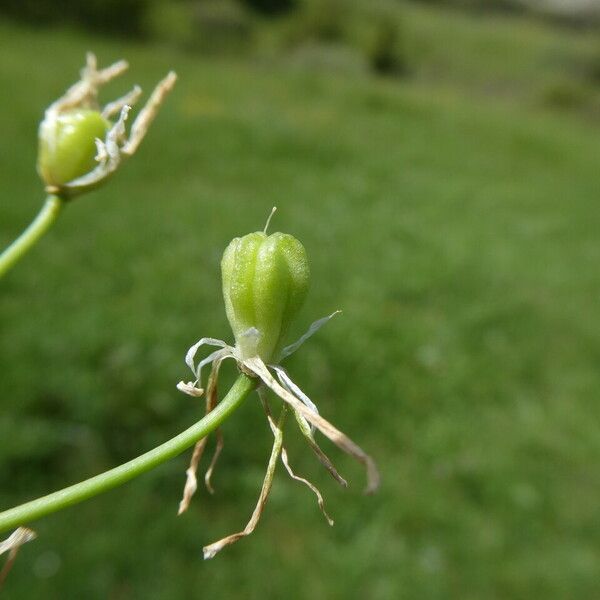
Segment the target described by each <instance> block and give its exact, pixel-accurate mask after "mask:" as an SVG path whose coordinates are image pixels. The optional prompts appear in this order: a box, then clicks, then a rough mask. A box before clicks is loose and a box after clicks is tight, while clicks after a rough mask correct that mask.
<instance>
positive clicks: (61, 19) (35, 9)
mask: <svg viewBox="0 0 600 600" xmlns="http://www.w3.org/2000/svg"><path fill="white" fill-rule="evenodd" d="M151 1H152V0H52V1H42V2H40V1H39V0H3V1H2V2H1V3H0V13H4V14H6V15H8V16H10V17H13V18H16V19H19V20H23V21H28V22H31V23H34V24H36V25H43V26H48V25H50V24H59V25H65V24H76V25H81V26H83V27H85V28H86V29H89V30H91V31H94V32H96V33H97V32H106V33H114V34H119V35H127V36H131V35H133V36H140V35H142V33H143V21H144V16H145V11H146V10H147V7H148V6H149V4H150V3H151Z"/></svg>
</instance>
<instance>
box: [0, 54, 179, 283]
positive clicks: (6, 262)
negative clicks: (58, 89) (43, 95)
mask: <svg viewBox="0 0 600 600" xmlns="http://www.w3.org/2000/svg"><path fill="white" fill-rule="evenodd" d="M127 68H128V64H127V62H125V61H124V60H121V61H119V62H116V63H114V64H113V65H111V66H109V67H107V68H105V69H100V70H99V69H98V67H97V62H96V57H95V56H94V55H93V54H92V53H88V55H87V62H86V66H85V67H84V68H83V69H82V71H81V78H80V80H79V81H78V82H76V83H75V84H74V85H72V86H71V87H70V88H69V89H68V90H67V91H66V92H65V94H64V95H63V96H61V97H60V98H59V99H58V100H56V101H55V102H53V103H52V104H51V105H50V106H49V107H48V108H47V109H46V113H45V115H44V119H43V120H42V122H41V124H40V127H39V136H38V137H39V142H38V144H39V151H38V163H37V170H38V173H39V175H40V177H41V179H42V181H43V183H44V186H45V191H46V193H47V198H46V201H45V203H44V205H43V207H42V209H41V211H40V212H39V214H38V215H37V217H36V218H35V219H34V220H33V222H32V223H31V225H29V227H28V228H27V229H25V231H24V232H23V233H22V234H21V235H20V236H19V237H18V238H17V239H16V240H15V241H14V242H13V243H12V244H11V245H10V246H9V247H8V248H6V250H4V252H3V253H2V254H0V277H2V276H3V275H4V274H5V273H6V272H7V271H8V270H9V269H10V268H11V267H12V266H13V265H14V264H15V263H16V262H17V261H18V260H19V259H20V258H21V257H22V256H24V254H25V253H26V252H27V251H28V250H29V249H30V248H31V247H32V246H33V245H34V244H35V243H36V242H37V241H38V240H39V239H40V238H41V237H42V235H43V234H44V233H45V232H46V231H47V230H48V229H49V228H50V226H51V225H52V224H53V223H54V221H55V220H56V218H57V216H58V214H59V213H60V211H61V209H62V208H63V206H64V205H65V204H66V202H67V201H69V200H71V199H72V198H74V197H76V196H79V195H81V194H84V193H86V192H89V191H91V190H93V189H95V188H96V187H98V186H100V185H102V184H103V183H104V182H105V181H106V180H107V179H108V178H109V177H110V176H111V175H112V174H113V173H115V172H116V171H117V169H118V168H119V167H120V166H121V164H122V163H123V161H124V160H125V159H126V158H127V157H129V156H132V155H133V154H134V153H135V152H136V150H137V149H138V147H139V145H140V144H141V143H142V140H143V139H144V137H145V135H146V133H147V131H148V128H149V127H150V124H151V123H152V121H153V120H154V118H155V117H156V114H157V112H158V109H159V108H160V105H161V104H162V103H163V101H164V99H165V97H166V95H167V94H168V93H169V92H170V91H171V89H172V88H173V86H174V85H175V81H176V79H177V76H176V75H175V73H173V72H170V73H169V74H168V75H167V76H166V77H165V78H164V79H163V80H162V81H160V82H159V83H158V85H157V86H156V88H155V89H154V91H153V92H152V94H151V96H150V98H149V99H148V102H147V103H146V105H145V106H144V108H143V109H142V110H141V111H140V113H139V115H138V116H137V118H136V119H135V121H134V122H133V125H132V126H131V131H130V133H129V134H127V130H126V128H125V123H126V121H127V117H128V115H129V111H130V110H131V107H132V106H133V105H134V104H135V103H136V102H137V101H138V99H139V98H140V96H141V94H142V90H141V88H140V87H139V86H135V87H134V88H133V89H132V90H131V91H130V92H129V93H127V94H125V95H124V96H123V97H121V98H118V99H117V100H114V101H113V102H109V103H108V104H106V105H105V106H104V107H102V106H100V104H99V101H98V93H99V91H100V88H101V87H102V86H103V85H105V84H106V83H108V82H109V81H111V80H113V79H115V77H118V76H119V75H121V74H122V73H123V72H124V71H126V70H127Z"/></svg>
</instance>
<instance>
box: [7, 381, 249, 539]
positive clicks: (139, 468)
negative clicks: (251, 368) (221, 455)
mask: <svg viewBox="0 0 600 600" xmlns="http://www.w3.org/2000/svg"><path fill="white" fill-rule="evenodd" d="M257 384H258V380H256V379H252V378H250V377H247V376H246V375H243V374H242V375H240V376H239V377H238V378H237V380H236V381H235V383H234V384H233V386H232V387H231V389H230V390H229V392H228V393H227V395H226V396H225V397H224V398H223V400H221V402H220V403H219V404H218V405H217V406H216V407H215V408H214V409H213V410H212V411H211V412H210V413H208V414H207V415H206V416H205V417H204V418H203V419H201V420H200V421H198V423H196V424H195V425H192V426H191V427H190V428H189V429H186V430H185V431H183V432H182V433H180V434H179V435H177V436H175V437H174V438H172V439H170V440H169V441H167V442H165V443H164V444H162V445H160V446H158V447H156V448H154V449H153V450H150V451H149V452H146V453H145V454H142V455H141V456H138V457H137V458H134V459H133V460H130V461H129V462H126V463H124V464H122V465H120V466H118V467H115V468H114V469H111V470H110V471H106V472H105V473H102V474H100V475H96V476H95V477H92V478H90V479H87V480H85V481H82V482H80V483H76V484H75V485H72V486H70V487H67V488H64V489H62V490H59V491H57V492H54V493H52V494H48V495H47V496H43V497H42V498H38V499H37V500H32V501H31V502H27V503H26V504H21V505H20V506H16V507H15V508H11V509H9V510H6V511H4V512H2V513H0V533H2V532H4V531H7V530H9V529H13V528H14V527H20V526H23V525H25V524H28V523H31V522H32V521H35V520H36V519H39V518H41V517H44V516H47V515H50V514H52V513H55V512H57V511H59V510H61V509H63V508H67V507H69V506H73V505H74V504H78V503H79V502H83V501H84V500H87V499H88V498H93V497H94V496H97V495H99V494H102V493H104V492H107V491H108V490H111V489H112V488H114V487H117V486H119V485H123V484H124V483H127V482H128V481H130V480H131V479H134V478H135V477H138V476H139V475H142V474H143V473H146V472H147V471H150V470H151V469H154V468H155V467H157V466H159V465H161V464H162V463H164V462H166V461H167V460H169V459H171V458H174V457H175V456H178V455H179V454H181V453H182V452H183V451H184V450H187V449H188V448H190V447H191V446H193V445H194V444H195V443H196V442H197V441H198V440H200V439H202V438H204V437H206V436H207V435H208V434H209V433H210V432H212V431H214V430H215V429H216V428H217V427H218V426H219V425H220V424H221V423H222V422H223V421H225V419H227V418H228V417H229V416H230V415H231V413H233V411H235V410H236V409H237V408H238V407H239V406H240V405H241V404H242V402H243V401H244V399H245V398H246V397H247V396H248V394H249V393H250V392H251V391H253V390H254V389H255V388H256V386H257Z"/></svg>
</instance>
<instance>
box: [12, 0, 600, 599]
mask: <svg viewBox="0 0 600 600" xmlns="http://www.w3.org/2000/svg"><path fill="white" fill-rule="evenodd" d="M54 4H56V3H54ZM63 4H64V5H65V6H64V7H63V8H64V11H65V12H64V13H63V17H64V16H65V15H67V14H68V13H69V10H72V6H71V4H72V3H69V2H63ZM129 4H131V6H129V5H128V3H123V4H122V5H121V7H120V8H119V7H117V8H114V6H113V8H112V9H111V10H112V11H113V12H112V13H111V14H113V17H114V15H115V14H118V19H116V18H113V19H112V20H111V19H110V18H108V17H107V22H106V23H105V21H103V20H102V17H101V15H100V16H99V15H94V14H93V11H92V9H93V7H94V6H96V8H97V10H100V8H98V7H101V6H103V5H102V3H86V6H88V7H92V8H89V10H90V11H92V13H91V16H90V15H84V16H85V19H82V20H83V21H84V27H83V28H82V27H81V23H76V22H75V21H76V20H72V21H71V22H69V23H68V24H66V25H65V24H64V23H65V21H64V19H63V21H62V22H61V23H59V22H58V20H57V19H54V21H52V19H51V18H50V16H49V15H48V14H44V13H43V10H42V8H41V7H44V6H45V4H43V3H29V4H28V3H23V4H22V5H20V6H21V7H22V8H23V9H24V10H25V7H29V8H28V10H29V11H30V13H29V14H28V15H27V17H28V18H29V19H30V21H31V22H29V23H25V22H24V21H23V20H19V19H17V18H16V17H15V16H14V15H15V11H17V8H15V7H18V6H19V5H17V3H14V5H13V3H10V2H7V3H6V6H7V7H8V8H6V9H5V10H8V12H9V13H10V12H11V10H12V13H11V14H12V16H10V17H8V16H6V14H5V15H4V16H2V17H0V18H1V19H2V21H1V22H0V243H1V245H2V246H4V245H6V244H7V243H9V241H10V240H11V239H12V238H13V237H15V236H16V235H17V234H18V233H19V232H20V230H21V229H22V228H23V227H24V226H25V225H26V224H27V223H28V222H29V220H30V219H31V218H32V217H33V215H34V214H35V213H36V211H37V210H38V208H39V207H40V204H41V201H42V198H43V195H42V186H41V184H40V182H39V181H38V179H37V177H36V174H35V160H36V128H37V123H38V122H39V120H40V118H41V116H42V113H43V109H44V108H45V107H46V106H47V105H48V104H49V103H50V102H51V101H52V100H53V99H55V98H56V97H57V96H59V95H60V94H61V93H62V91H63V90H64V89H65V88H66V87H67V86H68V85H69V84H70V83H71V82H72V81H73V80H74V79H75V77H76V74H77V70H78V69H79V68H80V66H81V64H82V61H83V57H84V53H85V51H86V50H88V49H93V50H94V51H95V52H96V53H97V54H98V56H99V58H100V60H101V62H102V64H107V63H108V62H110V61H113V60H116V59H118V58H121V57H126V58H128V60H129V61H130V63H131V73H130V74H128V75H127V76H126V77H125V78H124V80H123V81H120V82H118V83H115V84H112V85H111V87H110V89H109V90H108V91H107V93H106V95H105V98H107V99H110V98H111V97H112V96H114V95H116V94H117V93H118V92H121V91H125V90H126V89H127V88H128V86H130V85H131V84H133V83H135V82H139V83H140V84H142V85H143V87H144V89H145V90H146V91H149V90H150V89H151V87H152V85H153V84H154V83H155V82H156V81H157V80H158V79H159V78H160V77H161V76H162V75H163V74H164V73H165V72H166V71H167V70H168V69H169V68H171V67H173V68H175V69H176V70H177V72H178V73H179V76H180V81H179V83H178V85H177V88H176V90H175V91H174V93H173V95H172V96H171V97H170V98H169V100H168V102H167V104H166V105H165V107H164V109H163V111H162V112H161V114H160V115H159V118H158V119H157V121H156V123H155V125H154V126H153V128H152V130H151V131H150V134H149V136H148V138H147V140H146V141H145V142H144V145H143V147H142V148H141V150H140V152H139V154H138V155H137V156H136V157H134V159H132V160H131V161H130V163H129V164H127V165H126V167H125V168H124V169H123V170H122V172H121V173H119V175H118V176H117V177H116V178H115V179H114V180H113V181H111V182H110V184H109V185H107V186H106V187H104V188H102V189H101V190H99V191H97V192H95V193H94V194H92V195H90V196H87V197H84V198H81V199H78V200H76V201H74V202H73V204H72V205H71V206H68V208H67V210H65V212H64V214H63V215H62V216H61V218H60V219H59V221H58V223H57V225H56V226H55V227H54V228H53V230H52V231H51V232H50V234H49V235H48V236H47V237H46V238H44V239H43V240H42V241H41V243H40V244H39V245H38V246H37V247H36V248H35V249H34V250H33V251H32V252H31V254H30V255H28V256H27V257H26V258H25V259H24V260H23V261H22V263H21V264H19V265H18V266H17V267H16V268H15V270H14V271H13V272H11V273H10V274H9V275H8V276H7V277H6V278H5V279H4V280H2V282H0V507H2V508H8V507H9V506H12V505H14V504H16V503H19V502H22V501H25V500H28V499H31V498H33V497H36V496H39V495H41V494H44V493H47V492H48V491H51V490H53V489H56V488H59V487H62V486H64V485H66V484H68V483H72V482H76V481H79V480H80V479H82V478H85V477H87V476H89V475H91V474H94V473H97V472H100V471H103V470H105V469H107V468H109V467H111V466H113V465H116V464H118V463H120V462H123V461H125V460H127V459H129V458H131V457H133V456H135V455H137V454H139V453H141V452H142V451H145V450H146V449H149V448H151V447H153V446H154V445H157V444H158V443H160V442H162V441H164V440H166V439H167V438H169V437H170V436H172V435H174V434H175V433H176V432H178V431H180V430H182V429H184V428H185V427H187V426H189V425H190V424H191V423H193V422H194V421H195V420H196V419H197V418H198V416H199V415H200V413H201V411H202V407H201V406H200V404H199V403H197V402H195V401H193V400H192V399H190V398H189V397H186V396H183V395H182V394H180V393H179V392H177V391H176V389H175V384H176V382H178V381H179V380H180V379H182V378H187V377H188V373H187V372H186V367H185V365H184V363H183V357H184V354H185V351H186V350H187V348H188V347H189V346H190V345H191V344H192V343H193V342H194V341H196V340H197V339H198V338H200V337H201V336H204V335H210V336H216V337H224V338H225V339H230V337H231V335H230V333H229V330H228V326H227V323H226V320H225V315H224V310H223V306H222V299H221V292H220V273H219V261H220V256H221V253H222V251H223V249H224V247H225V246H226V244H227V243H228V242H229V241H230V239H231V238H232V237H234V236H236V235H240V234H244V233H247V232H250V231H254V230H257V229H262V227H263V225H264V222H265V219H266V217H267V215H268V213H269V211H270V209H271V207H272V206H273V205H277V206H278V207H279V212H278V213H277V215H276V216H275V218H274V221H273V224H272V228H273V230H282V231H286V232H290V233H292V234H294V235H295V236H297V237H298V238H299V239H300V240H302V241H303V242H304V244H305V246H306V248H307V251H308V253H309V256H310V259H311V265H312V289H311V293H310V296H309V300H308V302H307V304H306V306H305V308H304V309H303V312H302V315H301V317H300V318H299V319H298V323H297V324H296V328H295V332H294V333H295V334H300V333H301V332H302V331H303V330H304V329H305V328H306V327H307V325H308V324H309V323H310V322H312V321H313V320H315V319H316V318H318V317H321V316H323V315H324V314H327V313H329V312H331V311H332V310H334V309H337V308H341V309H343V311H344V313H343V315H342V316H340V317H338V318H336V319H335V320H334V321H332V322H331V323H330V324H329V325H328V326H327V327H326V328H325V329H323V330H322V331H321V332H320V333H319V334H318V335H317V336H315V337H314V338H313V339H312V340H311V341H310V342H309V343H307V344H306V345H305V346H304V347H303V348H302V350H301V351H299V352H298V354H297V355H296V356H294V357H293V358H292V359H291V360H290V362H289V369H290V371H291V373H292V375H293V376H294V378H295V379H296V380H297V381H298V382H300V383H301V384H302V386H303V388H304V390H305V391H306V392H307V393H308V394H309V395H310V396H311V397H312V398H313V400H315V401H316V402H317V403H318V405H319V406H320V409H321V411H322V413H323V414H324V415H325V416H327V417H328V418H330V419H331V420H332V421H333V422H334V423H336V424H337V425H338V426H339V427H340V428H341V429H343V430H344V431H346V432H348V433H349V434H350V435H351V436H352V437H353V438H354V439H355V440H356V441H358V442H359V443H360V444H361V445H362V446H363V447H364V448H365V449H367V450H368V451H369V452H370V453H371V454H372V455H373V456H374V457H375V458H376V459H377V460H378V462H379V465H380V468H381V471H382V476H383V485H382V488H381V491H380V493H379V494H378V495H376V496H374V497H364V496H363V495H361V493H360V491H361V488H362V486H363V482H364V476H363V473H362V471H361V469H360V468H359V467H357V466H356V465H355V464H354V463H353V462H352V461H351V460H350V459H347V458H346V457H344V456H341V455H340V454H339V453H338V452H337V451H336V450H335V449H333V448H330V447H329V446H327V448H328V450H330V452H331V455H332V456H333V457H334V458H335V462H337V463H338V465H339V467H340V470H342V471H343V473H344V474H345V475H347V477H348V478H349V480H350V482H351V486H350V488H349V489H348V490H346V491H342V490H339V489H337V488H336V486H335V483H334V482H333V481H332V480H331V479H330V478H329V477H328V476H327V475H326V474H325V473H323V472H322V469H321V468H320V465H319V464H318V463H317V462H316V461H315V460H314V457H313V456H312V455H311V454H310V452H309V450H308V449H307V448H306V447H305V445H304V444H303V443H302V441H301V440H300V439H299V438H298V436H296V435H294V434H292V432H293V429H294V428H293V427H289V433H290V434H291V435H289V436H288V437H289V438H290V442H289V454H290V460H291V461H292V463H293V465H294V466H295V468H296V470H297V471H299V472H301V473H302V474H305V475H307V476H310V478H311V479H312V480H314V481H315V482H316V483H318V485H319V486H320V488H321V490H322V492H323V493H324V495H325V498H326V505H327V508H328V509H329V511H330V512H331V514H332V515H333V517H334V518H335V520H336V524H335V527H333V528H329V527H328V526H327V524H326V523H325V521H324V520H323V518H322V517H321V515H320V514H319V512H318V509H317V507H316V505H315V502H314V499H313V497H312V496H311V494H310V492H309V491H308V490H306V489H305V488H303V487H301V486H299V485H298V484H297V483H295V482H293V481H291V480H290V479H289V478H288V477H287V475H286V474H285V472H284V471H283V469H279V470H278V472H277V477H276V481H275V486H274V489H273V493H272V497H271V499H270V502H269V504H268V505H267V509H266V512H265V514H264V516H263V519H262V521H261V523H260V525H259V527H258V529H257V531H256V533H255V534H254V535H253V536H252V537H250V538H248V539H245V540H243V541H241V542H239V543H238V544H236V545H235V546H233V547H231V548H228V549H226V550H225V551H224V552H222V553H221V554H220V555H219V556H217V557H216V558H215V559H214V560H212V561H208V562H203V560H202V546H203V545H204V544H206V543H208V542H211V541H214V540H215V539H217V538H219V537H221V536H223V535H225V534H227V533H230V532H233V531H236V530H238V529H240V528H241V527H242V526H243V525H244V524H245V522H246V520H247V518H248V517H249V515H250V513H251V511H252V508H253V506H254V502H255V499H256V496H257V493H258V490H259V487H260V484H261V481H262V476H263V472H264V468H265V465H266V461H267V457H268V453H269V447H270V442H271V434H270V431H269V430H268V427H267V424H266V421H265V419H264V416H263V415H262V410H261V409H260V406H259V404H258V402H257V401H256V400H255V399H251V400H249V401H247V402H246V403H245V405H244V406H243V407H242V408H241V409H240V410H239V411H238V412H237V413H236V414H235V415H234V416H233V417H232V418H231V419H230V420H229V421H228V422H227V423H226V425H225V427H224V433H225V443H226V445H225V450H224V452H223V455H222V459H221V461H220V464H219V467H218V470H217V472H216V475H215V480H214V483H215V487H216V494H215V495H214V496H210V495H209V494H207V493H206V492H205V490H203V489H202V490H200V491H199V493H198V494H197V496H196V498H195V499H194V502H193V505H192V508H191V510H190V511H189V512H188V513H187V514H186V515H185V516H183V517H179V518H177V517H176V509H177V503H178V500H179V498H180V493H181V488H182V485H183V482H184V471H185V468H186V466H187V460H188V456H187V455H186V456H181V457H179V458H177V459H175V460H172V461H171V462H169V463H168V464H166V465H164V466H163V467H161V468H159V469H157V470H155V471H153V472H151V473H150V474H147V475H145V476H143V477H141V478H139V479H137V480H135V481H134V482H132V483H130V484H128V485H127V486H125V487H122V488H118V489H116V490H114V491H112V492H110V493H108V494H106V495H104V496H101V497H98V498H96V499H94V500H91V501H88V502H86V503H84V504H81V505H79V506H77V507H73V508H70V509H68V510H65V511H63V512H61V513H59V514H56V515H54V516H51V517H48V518H46V519H43V520H41V521H39V522H36V523H35V524H33V526H34V528H35V529H36V530H37V532H38V534H39V539H38V540H36V541H35V542H33V543H31V544H28V545H27V546H25V547H23V549H22V551H21V554H20V555H19V558H18V560H17V562H16V565H15V567H14V569H13V571H12V573H11V574H10V577H9V578H8V580H7V582H6V584H5V588H4V590H3V592H4V594H5V595H6V597H7V598H10V599H27V600H34V599H38V598H39V599H41V598H44V599H45V600H46V599H54V598H56V599H63V598H110V599H114V600H116V599H129V598H157V599H167V598H168V599H179V598H197V597H198V598H199V597H203V598H245V599H246V598H247V599H265V598H299V599H304V598H361V599H362V598H369V599H383V600H387V599H396V598H407V599H413V598H457V599H458V598H460V599H469V598H471V599H476V598H486V599H493V598H497V599H501V598H502V599H504V598H546V599H554V598H592V597H594V596H596V595H597V594H598V585H599V583H598V573H599V571H600V518H599V508H598V507H599V499H600V473H599V471H598V464H599V463H600V425H599V423H600V403H599V402H598V393H599V390H600V368H599V367H600V315H599V314H598V294H599V293H600V276H599V265H600V238H599V235H600V207H599V206H598V203H599V194H598V190H599V189H600V187H599V175H600V164H599V160H600V101H599V98H600V32H599V30H598V29H597V28H596V25H594V24H593V22H592V16H589V15H588V16H587V17H582V16H581V15H579V16H573V17H572V18H568V19H566V20H565V19H562V18H561V19H559V18H558V17H556V16H551V15H543V16H540V15H539V14H537V13H533V14H530V13H528V12H523V11H522V10H519V9H518V7H516V6H514V5H513V4H511V3H510V2H508V1H507V2H500V1H498V2H496V3H495V5H497V7H498V10H486V11H482V10H477V8H476V6H475V5H476V4H477V3H476V2H462V3H460V2H455V3H441V2H440V3H434V2H428V3H424V2H423V3H420V4H405V3H401V2H394V1H391V2H383V1H382V2H373V3H371V2H366V1H365V2H348V3H346V2H342V1H341V0H340V1H338V2H334V1H333V0H327V2H316V0H315V2H300V3H295V7H294V6H292V7H291V8H289V9H288V10H286V11H283V10H282V11H281V12H280V14H279V15H277V16H273V15H272V14H269V13H270V11H271V10H272V9H273V6H275V7H276V8H277V7H280V8H283V5H284V4H287V3H269V2H262V3H261V2H254V3H252V2H247V3H246V4H242V3H235V2H226V3H225V2H223V3H214V2H213V3H210V2H195V3H192V4H183V3H166V2H165V3H163V4H159V3H151V2H147V3H142V2H135V1H132V2H130V3H129ZM251 4H256V5H261V6H262V9H263V10H262V12H261V11H256V10H254V11H253V10H252V9H251V8H250V7H249V5H251ZM289 4H290V5H291V4H292V3H289ZM449 4H461V6H459V7H456V6H453V7H449V6H448V5H449ZM105 5H106V6H107V7H109V6H111V4H110V3H105ZM509 5H510V6H509ZM36 6H37V7H38V8H39V10H40V11H41V12H40V13H39V14H37V13H35V10H34V8H35V7H36ZM11 7H12V8H11ZM32 7H33V8H32ZM140 7H141V8H140ZM80 8H81V7H80ZM138 9H139V11H141V12H139V14H138V13H137V12H136V10H138ZM509 9H510V10H509ZM83 10H84V9H83V8H81V11H83ZM86 10H88V9H86ZM32 11H33V12H32ZM53 14H56V13H53ZM36 15H37V17H36ZM80 16H81V15H80ZM36 18H37V22H36ZM95 25H97V27H95ZM86 27H87V28H86ZM111 29H112V30H115V31H116V33H115V31H113V32H111V33H110V34H109V33H102V30H106V31H107V32H108V31H109V30H111ZM123 33H125V34H126V35H123ZM134 33H135V34H136V35H135V36H134V35H133V34H134ZM229 369H230V370H229V371H228V372H227V379H228V381H232V379H233V377H234V375H235V373H234V369H233V368H232V367H229ZM222 389H225V386H223V388H222ZM290 425H292V423H290ZM325 444H326V443H325V442H324V445H325Z"/></svg>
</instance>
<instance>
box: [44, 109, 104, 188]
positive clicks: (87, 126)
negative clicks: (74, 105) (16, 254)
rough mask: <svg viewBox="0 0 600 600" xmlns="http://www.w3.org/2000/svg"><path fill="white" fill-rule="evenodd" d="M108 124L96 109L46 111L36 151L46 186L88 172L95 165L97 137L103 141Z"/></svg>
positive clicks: (56, 184) (68, 180)
mask: <svg viewBox="0 0 600 600" xmlns="http://www.w3.org/2000/svg"><path fill="white" fill-rule="evenodd" d="M109 127H110V122H109V121H108V120H107V119H105V118H104V117H103V116H102V115H101V114H100V113H99V112H98V111H95V110H90V109H84V108H79V109H76V110H70V111H66V112H64V113H60V114H47V115H46V118H45V119H44V120H43V121H42V122H41V124H40V129H39V153H38V173H39V174H40V176H41V178H42V179H43V180H44V182H45V183H46V185H53V186H61V185H64V184H66V183H69V182H70V181H73V180H74V179H77V178H78V177H82V176H83V175H86V174H87V173H89V172H90V171H91V170H92V169H93V168H94V167H95V166H96V161H95V158H94V157H95V156H96V151H97V150H96V138H99V139H101V140H103V139H104V138H105V136H106V132H107V131H108V129H109Z"/></svg>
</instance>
